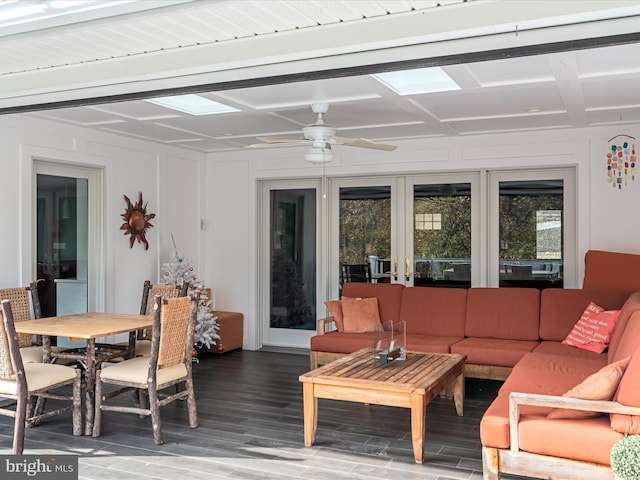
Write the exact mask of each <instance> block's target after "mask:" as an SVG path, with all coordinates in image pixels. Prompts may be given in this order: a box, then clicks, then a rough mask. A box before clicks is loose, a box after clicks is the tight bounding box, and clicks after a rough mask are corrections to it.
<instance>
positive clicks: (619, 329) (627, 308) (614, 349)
mask: <svg viewBox="0 0 640 480" xmlns="http://www.w3.org/2000/svg"><path fill="white" fill-rule="evenodd" d="M637 311H640V292H635V293H632V294H631V296H630V297H629V299H628V300H627V301H626V302H624V305H623V306H622V310H621V311H620V316H619V317H618V321H617V322H616V328H615V329H614V330H613V335H612V337H611V343H610V344H609V363H611V362H615V361H617V360H620V359H621V358H625V357H628V356H629V355H631V354H632V353H633V352H632V351H630V350H629V348H631V349H633V348H634V347H633V345H634V344H637V343H636V342H635V340H637V339H633V338H629V337H628V335H627V331H626V330H627V324H628V323H629V321H630V320H631V317H632V315H633V314H634V312H637ZM631 331H632V330H630V332H631ZM621 344H624V348H623V350H624V351H623V352H621V353H620V354H619V353H618V350H619V348H620V345H621Z"/></svg>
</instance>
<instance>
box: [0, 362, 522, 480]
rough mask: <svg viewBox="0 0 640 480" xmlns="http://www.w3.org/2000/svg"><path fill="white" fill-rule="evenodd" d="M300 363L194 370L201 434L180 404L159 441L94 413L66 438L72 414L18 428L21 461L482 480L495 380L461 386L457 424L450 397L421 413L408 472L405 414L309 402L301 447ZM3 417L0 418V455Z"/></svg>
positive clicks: (183, 477)
mask: <svg viewBox="0 0 640 480" xmlns="http://www.w3.org/2000/svg"><path fill="white" fill-rule="evenodd" d="M308 369H309V360H308V356H306V355H296V354H290V353H277V352H251V351H241V350H237V351H232V352H228V353H225V354H223V355H214V354H208V355H207V356H205V358H203V359H202V360H201V361H200V363H198V364H194V381H195V386H196V394H197V405H198V417H199V423H200V426H199V427H198V428H197V429H189V427H188V422H187V408H186V404H185V403H184V402H174V403H172V404H170V405H169V406H167V407H164V408H163V409H162V411H161V414H162V421H163V433H164V437H165V444H164V445H160V446H156V445H154V443H153V437H152V433H151V426H150V421H149V419H148V418H147V419H140V418H138V417H137V416H135V415H129V414H122V413H116V412H105V414H104V416H103V426H102V437H100V438H97V439H94V438H91V437H73V436H72V435H71V417H70V415H69V416H61V417H57V418H52V419H49V420H47V421H46V422H45V423H43V424H42V425H40V426H37V427H34V428H30V429H27V435H26V441H25V452H24V453H25V454H73V455H79V456H80V458H79V478H80V479H92V480H93V479H95V480H111V479H114V480H116V479H117V480H120V479H122V478H129V479H131V478H133V479H150V478H155V479H166V480H187V479H198V480H202V479H203V478H206V479H218V478H231V479H256V480H257V479H260V480H264V479H270V478H273V479H287V478H307V479H328V480H341V479H365V478H366V479H371V478H385V479H387V478H389V479H403V480H410V479H414V478H415V479H420V480H435V479H441V480H444V479H476V480H478V479H481V478H482V464H481V460H480V439H479V428H478V427H479V421H480V418H481V416H482V413H483V412H484V410H485V409H486V407H487V406H488V405H489V403H490V402H491V400H492V399H493V398H494V396H495V394H496V391H497V389H498V387H499V383H498V382H491V381H479V380H473V379H467V381H466V399H465V406H464V417H458V416H456V413H455V408H454V405H453V401H452V400H447V399H443V398H436V399H435V400H433V401H432V402H431V403H430V404H429V406H428V409H427V435H426V445H425V462H424V464H422V465H419V464H416V463H415V461H414V459H413V450H412V445H411V433H410V430H411V429H410V418H409V410H407V409H401V408H394V407H383V406H376V405H362V404H355V403H350V402H339V401H332V400H320V401H319V421H318V432H317V436H316V442H315V444H314V446H313V447H310V448H306V447H305V446H304V438H303V422H302V387H301V384H300V383H299V381H298V376H299V375H300V374H301V373H304V372H306V371H308ZM11 422H12V419H9V418H8V417H0V454H7V453H10V449H11V435H12V431H13V428H12V423H11ZM503 478H514V477H503Z"/></svg>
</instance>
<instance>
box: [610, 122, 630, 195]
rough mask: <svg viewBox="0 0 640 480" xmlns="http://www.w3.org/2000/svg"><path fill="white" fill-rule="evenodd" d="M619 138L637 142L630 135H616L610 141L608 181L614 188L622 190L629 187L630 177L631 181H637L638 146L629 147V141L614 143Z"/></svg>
mask: <svg viewBox="0 0 640 480" xmlns="http://www.w3.org/2000/svg"><path fill="white" fill-rule="evenodd" d="M618 137H626V138H628V139H631V140H635V137H631V136H629V135H616V136H615V137H613V138H611V139H609V150H608V151H607V181H608V182H610V183H611V184H612V185H613V188H616V187H617V188H618V190H622V187H623V186H625V187H626V186H627V182H628V180H629V176H631V181H634V180H635V179H636V173H637V171H636V145H635V143H632V144H631V145H629V142H628V141H624V142H619V141H618V142H614V140H615V139H616V138H618Z"/></svg>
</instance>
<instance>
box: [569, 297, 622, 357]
mask: <svg viewBox="0 0 640 480" xmlns="http://www.w3.org/2000/svg"><path fill="white" fill-rule="evenodd" d="M619 316H620V310H606V311H605V309H604V308H602V307H600V306H598V305H596V304H595V303H593V302H591V303H589V306H588V307H587V309H586V310H585V311H584V313H583V314H582V316H581V317H580V320H578V323H576V324H575V325H574V327H573V330H571V332H570V333H569V335H568V336H567V338H565V339H564V340H563V341H562V343H564V344H566V345H572V346H574V347H578V348H583V349H585V350H589V351H591V352H596V353H602V352H604V349H605V348H607V346H608V345H609V342H610V341H611V334H612V333H613V328H614V327H615V326H616V320H618V317H619Z"/></svg>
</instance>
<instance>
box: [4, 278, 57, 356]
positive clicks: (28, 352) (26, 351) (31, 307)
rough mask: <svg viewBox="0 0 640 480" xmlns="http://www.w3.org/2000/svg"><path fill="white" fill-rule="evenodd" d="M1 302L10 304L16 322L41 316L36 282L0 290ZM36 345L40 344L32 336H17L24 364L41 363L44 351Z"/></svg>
mask: <svg viewBox="0 0 640 480" xmlns="http://www.w3.org/2000/svg"><path fill="white" fill-rule="evenodd" d="M2 300H9V301H10V302H11V311H12V312H13V319H14V321H16V322H22V321H24V320H34V319H37V318H40V317H41V316H42V315H41V309H40V300H39V298H38V287H37V282H31V284H30V285H29V286H28V287H13V288H2V289H0V301H2ZM38 343H40V342H38V341H37V338H36V337H35V336H34V335H20V336H19V338H18V344H19V345H20V354H21V355H22V361H23V362H24V363H29V362H36V363H41V362H42V361H43V354H44V351H43V349H42V345H38ZM52 350H56V351H61V350H63V348H62V347H55V346H54V347H52Z"/></svg>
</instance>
